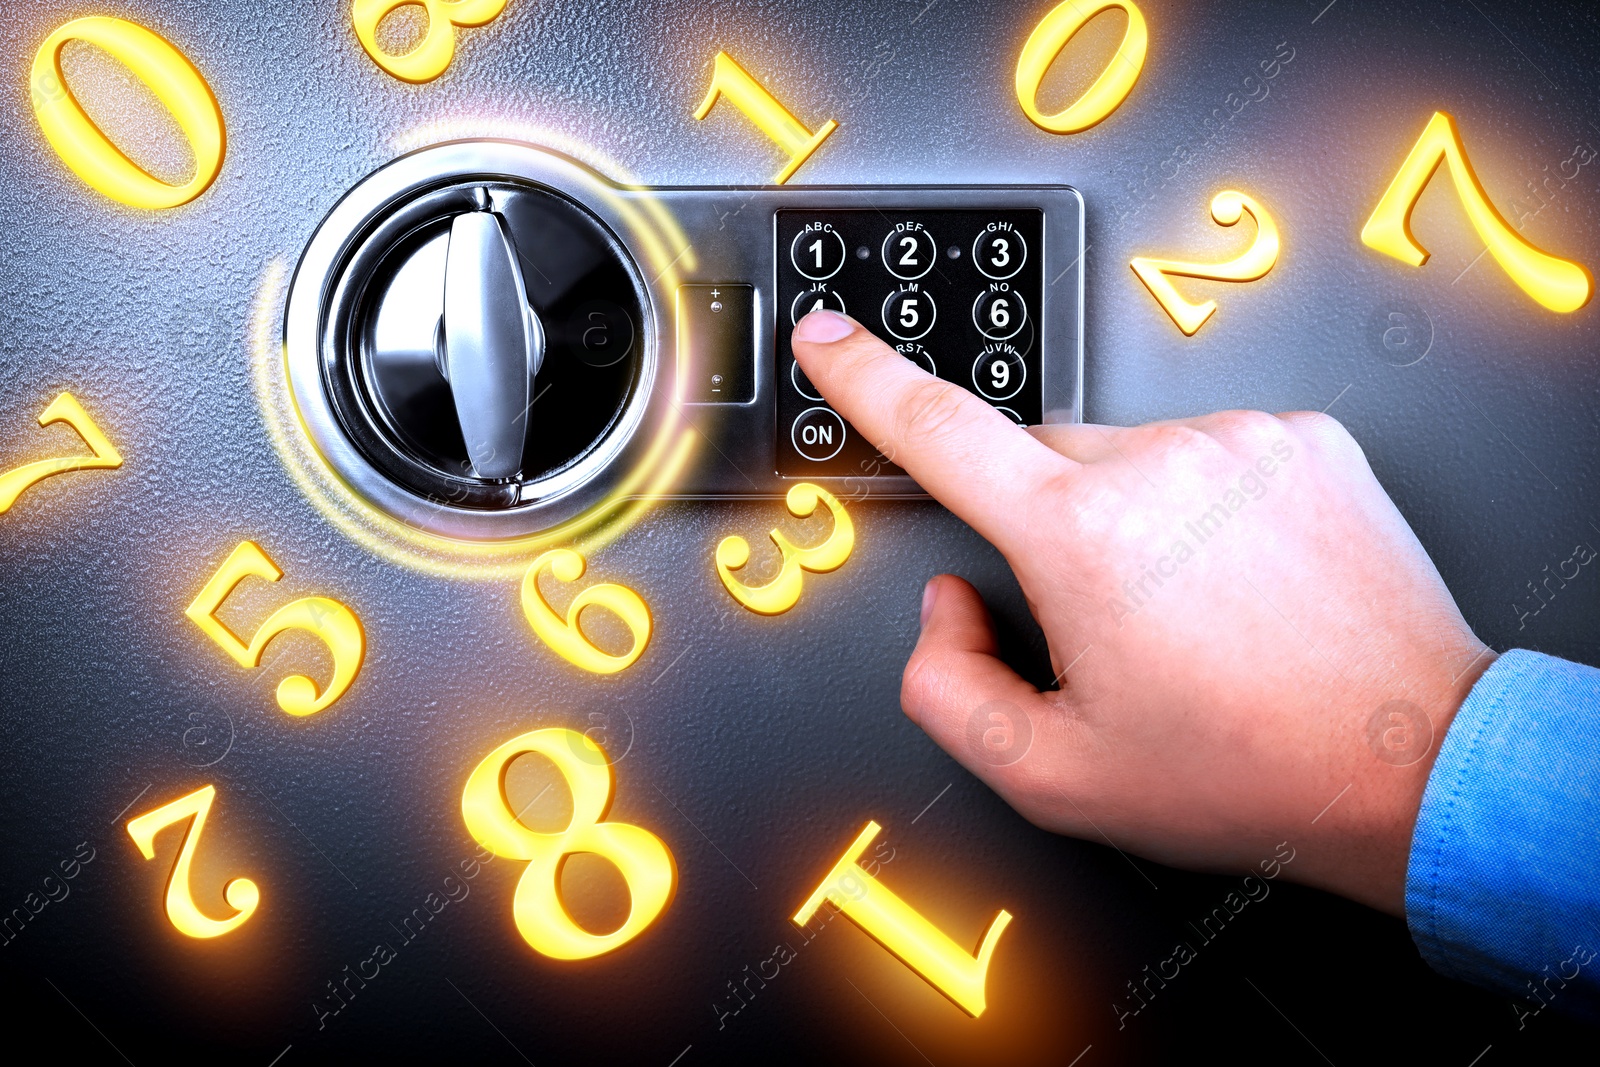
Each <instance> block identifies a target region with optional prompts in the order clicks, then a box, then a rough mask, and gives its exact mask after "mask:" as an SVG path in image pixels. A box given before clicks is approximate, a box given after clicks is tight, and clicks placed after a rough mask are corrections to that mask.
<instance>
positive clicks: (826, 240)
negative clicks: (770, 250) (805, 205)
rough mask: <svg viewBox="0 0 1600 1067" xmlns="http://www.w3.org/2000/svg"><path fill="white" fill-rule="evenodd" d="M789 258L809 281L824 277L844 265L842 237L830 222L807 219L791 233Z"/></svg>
mask: <svg viewBox="0 0 1600 1067" xmlns="http://www.w3.org/2000/svg"><path fill="white" fill-rule="evenodd" d="M789 262H791V263H793V264H794V269H795V270H797V271H799V272H800V273H801V274H803V275H805V276H806V277H807V278H810V279H811V280H812V281H814V282H821V281H826V280H828V279H829V278H831V277H833V276H834V275H835V274H838V273H839V268H840V267H842V266H844V238H843V237H840V236H839V231H838V230H835V229H834V228H833V226H832V224H831V223H826V222H809V223H807V224H806V225H805V227H804V228H803V229H801V231H800V232H799V233H797V234H795V235H794V241H793V242H792V243H791V244H790V245H789Z"/></svg>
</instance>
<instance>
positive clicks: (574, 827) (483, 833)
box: [461, 727, 678, 960]
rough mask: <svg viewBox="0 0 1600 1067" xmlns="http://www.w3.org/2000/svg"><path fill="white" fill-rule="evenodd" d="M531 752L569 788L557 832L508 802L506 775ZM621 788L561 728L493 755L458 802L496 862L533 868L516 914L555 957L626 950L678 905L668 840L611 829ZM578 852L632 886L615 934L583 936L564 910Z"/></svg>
mask: <svg viewBox="0 0 1600 1067" xmlns="http://www.w3.org/2000/svg"><path fill="white" fill-rule="evenodd" d="M530 752H533V753H538V754H539V755H541V756H544V757H545V758H547V759H549V760H550V761H551V762H552V763H554V764H555V765H556V769H557V770H558V771H560V772H561V775H562V777H564V778H565V779H566V780H567V787H568V788H569V789H570V790H572V821H571V822H570V823H568V824H567V828H566V829H564V830H562V831H560V832H559V833H553V834H541V833H537V832H535V831H533V830H530V829H528V828H527V827H526V826H524V825H523V824H522V823H521V822H519V821H518V820H517V817H516V815H515V814H514V813H513V812H512V809H511V803H510V801H509V800H508V799H507V797H506V792H505V773H506V767H507V766H508V765H509V764H510V763H511V761H512V760H514V759H516V758H517V757H518V756H521V755H523V754H524V753H530ZM615 785H616V783H615V781H614V779H613V778H612V773H611V765H610V763H608V762H607V760H606V756H605V753H604V752H602V751H601V750H600V746H599V745H596V744H595V743H594V742H593V741H591V740H590V739H589V738H588V737H586V736H585V735H583V734H580V733H578V732H577V731H576V730H566V729H562V728H560V727H554V728H550V729H544V730H534V731H532V732H531V733H526V734H523V735H521V736H520V737H514V738H512V739H511V740H510V741H507V742H506V743H505V744H503V745H501V746H500V747H499V748H497V749H495V750H494V751H493V752H491V753H489V755H488V756H487V757H485V758H484V760H483V762H482V763H479V764H478V766H477V768H476V769H475V770H473V772H472V775H471V777H469V778H468V779H467V787H466V789H465V790H464V791H463V792H462V794H461V815H462V817H463V818H464V819H465V820H466V823H467V832H468V833H470V834H471V835H472V836H473V837H474V838H475V839H476V840H477V841H478V843H479V844H481V845H483V846H484V847H485V848H487V849H489V850H490V851H491V852H493V853H494V854H495V855H497V856H504V857H506V858H508V859H519V860H527V861H528V866H527V868H526V869H525V870H524V871H523V872H522V877H521V878H520V879H519V880H518V881H517V891H516V895H515V896H514V897H513V898H512V905H511V914H512V918H514V919H515V920H516V923H517V930H518V932H520V933H521V934H522V937H523V940H525V941H527V942H528V944H529V945H531V946H533V948H534V950H535V951H537V952H540V953H543V954H544V955H546V956H549V957H551V958H552V959H558V960H583V959H589V958H590V957H592V956H599V955H601V954H602V953H606V952H610V951H612V950H613V949H617V948H621V947H622V946H623V945H625V944H627V943H628V942H629V941H631V940H633V939H634V938H635V937H638V936H639V934H641V933H642V932H644V930H645V928H646V927H648V926H649V925H650V924H651V923H653V922H655V920H656V918H657V917H658V916H659V915H660V914H661V913H662V911H664V910H665V909H666V906H667V905H668V904H669V903H670V902H671V900H672V894H673V890H674V889H675V887H676V886H677V881H678V868H677V864H675V863H674V862H673V859H672V853H671V852H669V851H668V850H667V846H666V845H664V844H662V842H661V839H660V838H659V837H657V836H656V835H655V834H652V833H651V832H650V831H648V830H646V829H643V828H642V827H638V826H633V825H631V824H629V823H623V822H606V821H604V820H605V817H606V812H607V811H608V810H610V807H611V797H612V793H613V791H614V789H615ZM578 852H588V853H590V854H592V855H596V856H600V857H602V858H604V859H607V860H609V861H610V862H611V863H613V864H615V865H616V868H617V870H618V872H619V873H621V875H622V880H623V881H624V882H626V883H627V886H628V894H629V897H630V902H629V906H628V918H627V920H626V921H625V922H624V923H623V924H622V925H621V926H620V927H618V928H617V929H615V930H613V931H612V932H611V933H609V934H593V933H590V932H589V931H587V930H585V929H584V928H583V927H581V926H579V925H578V924H577V922H575V921H574V920H573V918H572V916H571V915H569V914H568V913H567V909H566V907H565V906H564V905H563V904H562V903H561V868H562V865H563V864H564V863H565V862H566V858H567V857H568V856H570V855H572V854H574V853H578Z"/></svg>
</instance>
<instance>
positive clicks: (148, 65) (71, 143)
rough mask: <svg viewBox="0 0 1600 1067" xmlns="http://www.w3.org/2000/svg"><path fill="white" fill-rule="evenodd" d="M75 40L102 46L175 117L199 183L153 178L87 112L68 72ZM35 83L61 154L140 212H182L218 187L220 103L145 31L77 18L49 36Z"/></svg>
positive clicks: (38, 113) (42, 116)
mask: <svg viewBox="0 0 1600 1067" xmlns="http://www.w3.org/2000/svg"><path fill="white" fill-rule="evenodd" d="M68 41H85V42H87V43H89V44H92V45H97V46H99V47H100V48H103V49H105V50H106V51H107V52H109V53H110V54H111V55H112V56H114V57H116V58H117V59H119V60H121V61H122V62H123V63H124V64H125V65H126V66H127V68H128V69H129V70H130V71H132V72H133V73H134V75H135V76H136V77H137V78H138V79H139V80H140V81H142V82H144V83H145V84H146V85H148V86H149V87H150V91H151V92H153V93H155V94H156V98H157V99H158V100H160V101H161V103H162V105H163V106H165V107H166V109H167V110H168V111H169V112H171V113H172V117H173V118H174V119H175V120H177V123H178V128H179V129H181V130H183V135H184V136H185V137H187V138H188V139H189V147H190V148H192V149H193V150H194V161H195V171H194V177H193V178H191V179H189V181H188V183H187V184H185V185H168V184H167V183H166V182H163V181H160V180H158V179H156V178H154V177H152V176H151V175H150V174H148V173H147V172H146V171H144V170H143V169H142V168H141V167H140V166H139V165H138V164H137V163H135V162H133V160H131V159H129V158H128V157H127V156H125V155H124V154H123V153H122V151H121V150H120V149H118V148H117V147H116V146H115V145H113V144H112V143H111V142H110V140H108V139H107V138H106V135H105V134H104V133H102V132H101V131H100V129H99V127H97V126H96V125H95V124H94V122H93V120H91V119H90V118H89V116H88V115H87V114H86V113H85V112H84V110H83V106H82V105H81V104H79V103H78V101H77V98H76V97H74V96H73V95H72V91H71V90H70V89H68V88H67V82H66V75H65V74H64V73H62V70H61V50H62V49H63V48H64V47H66V44H67V42H68ZM30 78H31V81H32V86H33V113H34V117H35V118H37V119H38V120H39V128H40V129H41V130H43V131H44V135H45V137H46V138H47V139H48V140H49V141H50V144H51V146H52V147H53V148H55V150H56V154H57V155H59V156H60V157H61V159H62V161H63V162H65V163H66V164H67V166H69V167H71V168H72V169H73V170H74V171H75V172H76V173H77V175H78V177H80V178H82V179H83V180H84V181H86V182H88V183H89V184H90V185H92V186H93V187H94V188H96V189H98V190H100V191H101V192H102V193H104V194H106V195H107V196H109V197H110V198H111V199H113V200H116V201H119V202H121V203H124V204H128V205H130V206H132V207H139V208H151V209H156V208H168V207H177V206H178V205H179V204H187V203H188V202H189V201H191V200H193V199H194V198H195V197H197V196H199V195H200V194H201V193H203V192H205V191H206V190H207V189H208V188H210V186H211V183H212V182H214V181H216V178H217V173H218V171H220V170H221V169H222V152H223V147H224V143H225V138H224V135H223V130H222V111H221V109H220V108H218V107H217V99H216V97H215V96H213V95H212V94H211V87H210V86H208V85H207V84H206V82H205V79H204V78H202V77H200V72H199V71H197V70H195V68H194V65H193V64H191V63H190V62H189V61H188V60H187V59H186V58H184V56H183V53H181V52H179V51H178V50H177V49H176V48H174V47H173V46H172V45H171V44H168V43H167V42H166V41H165V40H163V39H162V38H160V37H158V36H156V35H155V34H153V33H151V32H150V31H149V30H147V29H145V28H144V27H143V26H136V25H134V24H133V23H131V22H126V21H124V20H123V19H117V18H106V17H102V16H96V17H93V18H82V19H75V20H74V21H72V22H69V23H67V24H66V25H65V26H63V27H61V28H60V29H59V30H57V31H56V32H55V33H52V34H51V35H50V36H49V37H47V38H45V42H44V44H42V45H40V46H39V51H38V53H37V54H36V55H35V56H34V57H33V72H32V74H31V75H30Z"/></svg>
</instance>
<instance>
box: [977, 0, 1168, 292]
mask: <svg viewBox="0 0 1600 1067" xmlns="http://www.w3.org/2000/svg"><path fill="white" fill-rule="evenodd" d="M1113 7H1120V8H1121V9H1122V10H1123V11H1124V12H1125V13H1126V14H1127V16H1128V28H1127V30H1126V31H1124V32H1123V35H1122V44H1121V45H1119V46H1118V47H1117V54H1116V56H1115V57H1114V58H1113V59H1112V60H1111V65H1110V66H1108V67H1107V68H1106V69H1105V70H1103V71H1101V73H1100V77H1098V78H1096V79H1095V83H1094V84H1093V85H1091V86H1089V91H1088V92H1086V93H1084V94H1083V95H1082V96H1080V97H1079V98H1078V99H1077V100H1075V101H1073V103H1072V104H1071V105H1070V106H1069V107H1066V108H1064V109H1062V110H1061V111H1058V112H1056V113H1055V114H1054V115H1046V114H1044V113H1043V112H1041V111H1040V110H1039V84H1040V83H1041V82H1043V81H1044V76H1045V74H1046V73H1047V72H1048V71H1049V70H1050V64H1052V63H1054V62H1055V61H1056V57H1057V56H1059V55H1060V54H1061V50H1062V49H1064V48H1066V47H1067V42H1069V41H1071V40H1072V38H1073V36H1074V35H1075V34H1076V33H1077V32H1078V31H1079V30H1081V29H1083V27H1084V26H1085V25H1086V24H1087V23H1088V21H1089V20H1090V19H1092V18H1094V17H1095V16H1096V15H1098V14H1100V12H1102V11H1106V10H1109V9H1111V8H1113ZM1149 43H1150V33H1149V31H1148V30H1147V29H1145V24H1144V15H1142V14H1141V13H1140V12H1139V8H1138V6H1137V5H1135V4H1134V3H1132V2H1131V0H1098V2H1097V3H1092V4H1083V5H1080V4H1079V3H1078V2H1077V0H1066V2H1065V3H1063V4H1060V5H1059V6H1057V7H1056V8H1055V9H1054V10H1052V11H1051V12H1050V13H1049V14H1048V15H1046V16H1045V17H1044V18H1043V19H1042V20H1040V22H1039V25H1037V26H1035V27H1034V28H1033V33H1032V34H1031V35H1029V37H1028V43H1027V44H1025V45H1023V46H1022V55H1021V56H1019V57H1018V58H1017V81H1016V85H1017V102H1018V103H1020V104H1021V105H1022V111H1023V113H1024V114H1025V115H1027V116H1028V119H1029V121H1031V122H1032V123H1033V124H1034V125H1035V126H1038V127H1039V128H1040V129H1042V130H1048V131H1050V132H1051V133H1079V132H1081V131H1083V130H1087V129H1088V128H1089V127H1091V126H1094V125H1096V124H1098V123H1100V122H1103V121H1105V119H1106V118H1107V117H1108V116H1109V115H1110V114H1111V113H1112V112H1113V111H1115V110H1116V109H1117V108H1118V107H1119V106H1120V105H1121V104H1122V101H1123V100H1125V99H1126V98H1127V96H1128V94H1129V93H1130V92H1132V91H1133V83H1134V82H1136V81H1138V80H1139V72H1140V71H1141V70H1142V69H1144V53H1145V49H1146V48H1147V47H1148V45H1149ZM996 265H997V266H998V265H999V264H996Z"/></svg>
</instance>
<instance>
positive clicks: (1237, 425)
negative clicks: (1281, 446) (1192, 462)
mask: <svg viewBox="0 0 1600 1067" xmlns="http://www.w3.org/2000/svg"><path fill="white" fill-rule="evenodd" d="M1211 430H1212V432H1213V433H1214V434H1215V435H1216V436H1217V437H1218V438H1220V439H1221V440H1223V441H1224V442H1227V443H1229V444H1234V445H1238V446H1241V447H1243V448H1246V449H1250V450H1260V449H1261V448H1264V447H1266V446H1268V445H1270V443H1271V442H1272V441H1274V440H1276V439H1278V438H1280V437H1282V436H1283V421H1282V420H1281V419H1279V418H1278V417H1277V416H1276V415H1268V414H1267V413H1266V412H1265V411H1219V412H1217V413H1216V414H1215V415H1214V416H1212V426H1211Z"/></svg>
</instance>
